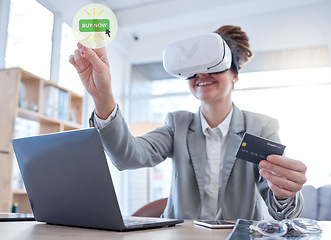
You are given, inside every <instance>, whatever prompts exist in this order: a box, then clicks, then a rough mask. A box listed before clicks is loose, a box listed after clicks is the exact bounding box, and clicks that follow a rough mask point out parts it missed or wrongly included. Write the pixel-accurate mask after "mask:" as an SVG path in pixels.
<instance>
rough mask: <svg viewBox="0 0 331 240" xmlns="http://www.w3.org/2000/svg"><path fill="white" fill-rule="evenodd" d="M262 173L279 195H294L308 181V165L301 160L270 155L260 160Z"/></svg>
mask: <svg viewBox="0 0 331 240" xmlns="http://www.w3.org/2000/svg"><path fill="white" fill-rule="evenodd" d="M260 167H261V168H262V169H261V170H260V175H261V176H262V177H264V178H265V179H267V180H268V184H269V187H270V189H271V190H272V191H274V193H275V194H276V196H277V197H293V196H294V195H295V194H296V192H298V191H300V190H301V188H302V186H303V184H304V183H305V182H306V181H307V178H306V175H305V173H306V170H307V167H306V166H305V165H304V164H303V163H302V162H300V161H297V160H294V159H290V158H286V157H282V156H278V155H270V156H268V158H267V160H263V161H261V162H260Z"/></svg>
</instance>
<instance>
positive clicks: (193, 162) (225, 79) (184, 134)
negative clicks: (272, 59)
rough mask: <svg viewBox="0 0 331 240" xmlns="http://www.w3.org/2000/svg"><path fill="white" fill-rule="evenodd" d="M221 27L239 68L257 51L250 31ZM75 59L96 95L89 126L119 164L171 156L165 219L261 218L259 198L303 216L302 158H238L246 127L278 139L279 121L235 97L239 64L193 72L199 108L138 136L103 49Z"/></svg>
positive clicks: (280, 213) (287, 214)
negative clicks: (130, 126)
mask: <svg viewBox="0 0 331 240" xmlns="http://www.w3.org/2000/svg"><path fill="white" fill-rule="evenodd" d="M216 33H218V34H219V35H220V36H221V37H222V38H223V39H224V40H225V41H226V42H227V44H228V45H229V47H230V49H231V52H232V54H233V56H236V57H235V59H234V61H236V63H237V64H232V66H236V65H237V66H238V68H239V69H241V68H242V66H243V64H244V63H245V62H247V61H248V59H249V58H250V57H251V55H252V53H251V51H250V50H249V43H248V37H247V35H246V33H245V32H243V31H242V30H241V28H240V27H236V26H223V27H221V28H219V29H218V30H217V31H216ZM70 62H71V64H72V65H73V66H74V67H75V68H76V70H77V72H78V74H79V76H80V78H81V80H82V83H83V84H84V86H85V88H86V89H87V91H88V93H89V94H90V95H91V96H92V98H93V100H94V103H95V111H94V113H93V114H92V117H91V125H92V126H95V127H97V128H98V129H99V130H100V134H101V138H102V140H103V144H104V147H105V149H106V151H107V153H108V154H109V156H110V159H111V160H112V162H113V163H114V165H115V166H116V167H117V168H118V169H120V170H122V169H134V168H139V167H149V166H155V165H156V164H158V163H160V162H162V161H163V160H164V159H166V158H167V157H169V158H172V161H173V172H172V185H171V192H170V195H169V198H168V203H167V207H166V209H165V211H164V214H163V215H164V217H170V218H183V219H196V218H200V219H202V218H204V219H237V218H245V219H254V220H260V219H263V218H264V216H263V212H262V205H261V200H262V199H263V200H264V201H265V203H266V204H267V207H268V211H269V213H270V214H271V216H272V217H273V218H275V219H285V218H294V217H297V216H298V215H299V214H300V212H301V210H302V208H303V200H302V196H301V193H300V189H301V188H302V185H303V184H304V183H305V181H306V177H305V172H306V166H305V165H304V164H303V163H302V162H300V161H297V160H293V159H289V158H286V157H283V156H278V155H270V156H268V157H267V159H266V160H263V161H261V162H260V164H259V165H257V164H252V163H250V162H246V161H243V160H240V159H236V157H235V154H236V149H237V147H238V146H239V144H240V141H241V138H242V136H243V134H244V133H245V132H250V133H253V134H255V135H258V136H261V137H264V138H268V139H270V140H274V141H279V136H278V122H277V121H276V120H275V119H272V118H270V117H267V116H264V115H260V114H256V113H251V112H247V111H241V110H239V109H238V108H237V107H236V106H235V105H234V104H233V103H232V100H231V94H232V90H233V85H234V84H235V83H236V82H237V81H238V80H239V78H238V74H237V70H238V69H235V67H232V68H231V69H229V70H227V71H225V72H222V73H217V74H205V73H198V74H196V75H195V76H194V77H193V78H190V79H189V87H190V91H191V93H192V94H193V95H194V96H195V97H196V98H198V99H199V100H200V101H201V107H200V110H199V112H198V113H191V112H186V111H178V112H173V113H169V114H168V115H167V117H166V121H165V125H164V126H163V127H161V128H158V129H156V130H154V131H152V132H150V133H148V134H146V135H144V136H142V137H137V138H134V137H133V136H132V135H131V134H130V132H129V130H128V128H127V125H126V123H125V121H124V119H123V117H122V115H121V112H120V109H119V107H118V106H117V105H116V102H115V99H114V96H113V93H112V89H111V75H110V72H109V62H108V59H107V56H106V51H105V49H96V50H92V49H89V48H86V47H83V46H82V45H81V44H78V49H77V50H76V51H75V53H74V55H72V56H70ZM261 197H262V198H261Z"/></svg>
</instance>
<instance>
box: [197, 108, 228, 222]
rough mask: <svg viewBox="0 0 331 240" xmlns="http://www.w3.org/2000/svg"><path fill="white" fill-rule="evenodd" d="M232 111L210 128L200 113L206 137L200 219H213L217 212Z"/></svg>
mask: <svg viewBox="0 0 331 240" xmlns="http://www.w3.org/2000/svg"><path fill="white" fill-rule="evenodd" d="M232 113H233V109H231V111H230V113H229V114H228V116H227V117H226V118H225V119H224V121H223V122H222V123H221V124H220V125H218V126H217V127H215V128H211V127H210V126H209V125H208V123H207V121H206V119H205V117H204V116H203V115H202V113H201V112H200V118H201V127H202V132H203V134H204V135H205V136H206V153H207V162H206V177H205V191H204V197H203V201H202V208H201V213H200V219H214V218H215V217H216V215H217V214H218V212H219V206H218V202H219V198H220V189H221V185H222V176H221V172H222V168H223V160H224V154H225V149H226V142H227V141H226V136H227V134H228V132H229V129H230V123H231V118H232Z"/></svg>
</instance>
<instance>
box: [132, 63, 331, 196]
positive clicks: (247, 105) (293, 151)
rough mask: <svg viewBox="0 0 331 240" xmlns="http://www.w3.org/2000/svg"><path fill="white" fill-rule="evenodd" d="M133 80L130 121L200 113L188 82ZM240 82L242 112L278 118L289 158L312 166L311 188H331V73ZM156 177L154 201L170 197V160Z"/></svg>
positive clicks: (267, 75)
mask: <svg viewBox="0 0 331 240" xmlns="http://www.w3.org/2000/svg"><path fill="white" fill-rule="evenodd" d="M132 76H133V78H132V82H131V86H130V89H131V91H130V97H129V98H130V105H129V108H130V111H129V122H137V121H157V122H163V121H164V118H165V116H166V114H167V113H168V112H170V111H176V110H188V111H192V112H196V111H198V109H199V106H200V101H198V100H197V99H195V98H194V97H193V96H192V94H190V92H189V87H188V84H187V82H186V81H185V80H181V79H164V80H149V79H145V78H144V77H142V76H141V75H139V74H137V73H134V72H133V74H132ZM239 78H240V80H239V81H238V82H237V83H236V85H235V89H234V92H233V95H232V97H233V102H234V103H235V104H236V105H237V106H238V107H239V108H240V109H242V110H248V111H252V112H257V113H262V114H265V115H269V116H271V117H274V118H276V119H277V120H278V121H279V124H280V132H279V134H280V138H281V140H282V143H284V144H285V145H286V146H287V147H286V149H285V152H286V156H287V157H290V158H294V159H298V160H301V161H303V162H304V163H305V164H306V165H307V167H308V171H307V178H308V181H307V184H312V185H315V186H320V185H323V184H330V183H331V170H330V169H331V161H330V160H331V159H329V158H330V157H328V156H329V154H328V152H327V151H328V145H329V142H330V140H329V138H330V136H331V125H330V123H331V111H330V110H329V106H328V103H331V95H330V92H331V68H330V67H326V68H313V69H295V70H282V71H269V72H255V73H241V74H240V75H239ZM321 166H323V167H321ZM151 178H152V182H151V186H152V190H151V193H152V197H151V198H152V199H158V198H162V197H167V196H168V194H169V189H170V184H171V161H170V160H166V161H164V162H163V163H161V164H159V165H158V166H156V167H155V168H154V169H153V171H152V177H151Z"/></svg>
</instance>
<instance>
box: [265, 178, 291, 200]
mask: <svg viewBox="0 0 331 240" xmlns="http://www.w3.org/2000/svg"><path fill="white" fill-rule="evenodd" d="M268 185H269V188H270V189H271V191H273V192H274V194H275V196H276V198H277V199H279V200H282V199H287V198H292V197H294V196H295V194H296V192H293V191H290V190H287V189H285V188H281V187H279V186H278V185H276V184H273V183H272V182H270V181H268Z"/></svg>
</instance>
